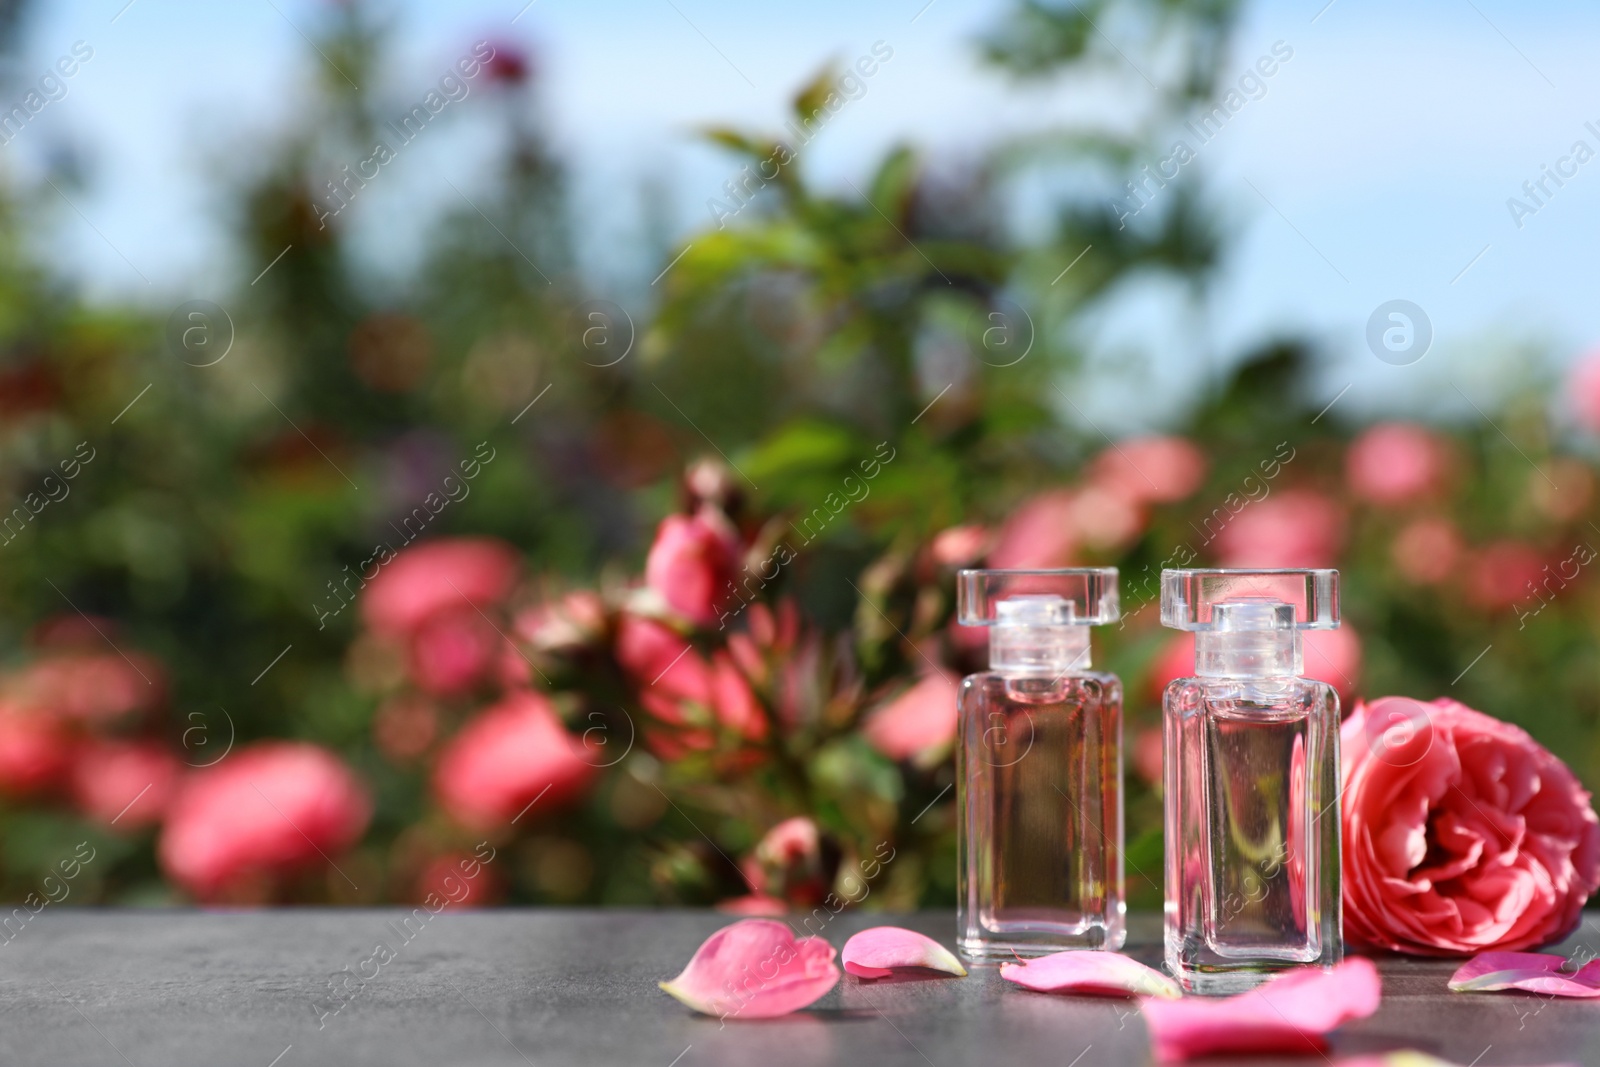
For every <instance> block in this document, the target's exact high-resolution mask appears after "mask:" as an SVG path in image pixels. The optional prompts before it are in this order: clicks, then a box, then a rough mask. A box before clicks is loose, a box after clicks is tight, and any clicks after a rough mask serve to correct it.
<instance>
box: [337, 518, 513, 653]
mask: <svg viewBox="0 0 1600 1067" xmlns="http://www.w3.org/2000/svg"><path fill="white" fill-rule="evenodd" d="M516 579H517V554H516V552H515V551H514V550H513V549H512V548H511V546H510V545H508V544H506V543H505V542H503V541H497V540H494V539H493V538H488V537H451V538H443V539H440V540H437V541H427V542H424V543H423V544H420V545H416V546H414V547H412V548H407V549H404V550H403V551H401V552H400V554H399V555H397V556H395V558H394V559H392V560H390V561H389V562H388V563H386V564H384V565H383V566H382V567H381V568H380V569H379V571H378V574H377V575H376V577H374V578H373V579H372V580H371V581H370V582H368V583H367V587H366V588H365V589H364V590H363V591H362V594H361V615H362V618H364V619H365V620H366V622H367V625H368V626H370V627H372V628H373V629H374V630H376V631H378V632H379V633H382V634H389V635H406V634H410V633H411V632H412V631H414V630H415V629H416V628H417V627H419V626H421V625H422V624H423V623H424V622H425V621H427V620H428V618H429V617H431V616H432V615H434V614H435V613H436V612H438V611H440V610H441V609H446V608H451V609H454V608H462V607H467V606H469V605H472V606H477V607H484V606H487V605H490V604H497V603H499V602H500V601H501V600H504V599H505V598H506V596H507V595H508V594H509V593H510V592H511V587H512V585H513V584H514V583H515V582H516Z"/></svg>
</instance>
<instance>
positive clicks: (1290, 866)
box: [1162, 571, 1344, 994]
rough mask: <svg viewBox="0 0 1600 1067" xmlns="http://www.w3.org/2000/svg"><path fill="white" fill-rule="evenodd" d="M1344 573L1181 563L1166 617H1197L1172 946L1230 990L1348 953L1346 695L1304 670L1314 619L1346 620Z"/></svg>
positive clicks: (1177, 827)
mask: <svg viewBox="0 0 1600 1067" xmlns="http://www.w3.org/2000/svg"><path fill="white" fill-rule="evenodd" d="M1336 579H1337V574H1336V572H1333V571H1252V572H1233V571H1167V572H1164V574H1163V576H1162V586H1163V587H1162V618H1163V621H1164V622H1165V623H1166V624H1167V625H1169V626H1176V627H1177V628H1179V629H1188V630H1193V631H1195V661H1196V662H1195V677H1192V678H1180V679H1178V680H1177V681H1175V682H1173V683H1172V684H1171V685H1169V686H1168V687H1167V691H1166V694H1165V698H1164V701H1163V705H1164V707H1163V713H1164V735H1163V737H1164V754H1163V755H1164V762H1165V778H1166V782H1165V807H1166V883H1167V889H1166V916H1165V920H1166V922H1165V925H1166V960H1167V966H1168V969H1169V970H1171V971H1172V974H1173V976H1174V977H1175V978H1177V980H1178V982H1179V984H1180V985H1182V986H1183V988H1184V989H1185V990H1186V991H1189V992H1193V993H1202V994H1231V993H1238V992H1242V991H1244V990H1247V989H1250V988H1252V987H1254V986H1256V985H1258V984H1260V983H1261V982H1262V981H1265V980H1266V979H1267V978H1269V977H1271V975H1272V974H1274V973H1275V972H1277V971H1281V970H1284V969H1286V968H1290V967H1298V966H1320V967H1332V966H1333V965H1334V964H1336V963H1338V962H1339V960H1340V959H1341V958H1342V957H1343V953H1344V942H1343V936H1342V933H1343V930H1342V911H1341V903H1340V881H1339V862H1340V851H1339V805H1338V799H1339V698H1338V695H1337V694H1336V693H1335V692H1334V691H1333V689H1332V687H1330V686H1328V685H1327V684H1325V683H1323V682H1319V681H1315V680H1312V679H1308V678H1303V677H1300V674H1301V672H1302V661H1301V658H1302V653H1301V638H1300V631H1301V630H1302V629H1306V628H1310V627H1313V626H1315V627H1319V628H1328V627H1331V626H1334V625H1337V619H1338V615H1337V610H1338V609H1337V586H1336Z"/></svg>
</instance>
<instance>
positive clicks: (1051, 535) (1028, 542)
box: [989, 489, 1078, 568]
mask: <svg viewBox="0 0 1600 1067" xmlns="http://www.w3.org/2000/svg"><path fill="white" fill-rule="evenodd" d="M1075 498H1076V494H1075V493H1074V492H1073V491H1072V490H1070V489H1051V490H1047V491H1046V492H1043V493H1039V494H1038V495H1037V496H1033V497H1029V498H1028V499H1027V500H1025V501H1023V502H1022V504H1021V505H1020V506H1019V507H1018V508H1017V509H1016V510H1015V511H1013V512H1012V513H1011V514H1010V516H1009V517H1007V519H1006V521H1005V523H1004V525H1002V526H1001V527H1000V533H999V536H998V537H997V538H996V540H995V546H994V548H993V549H992V550H991V551H990V552H989V566H991V567H1007V568H1030V567H1066V566H1070V565H1071V564H1072V562H1073V560H1074V558H1075V555H1076V551H1077V547H1078V544H1077V534H1076V523H1075V522H1074V521H1073V502H1074V500H1075Z"/></svg>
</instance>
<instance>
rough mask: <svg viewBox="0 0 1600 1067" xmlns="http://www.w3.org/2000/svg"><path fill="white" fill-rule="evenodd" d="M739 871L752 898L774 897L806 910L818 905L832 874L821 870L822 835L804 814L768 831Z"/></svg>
mask: <svg viewBox="0 0 1600 1067" xmlns="http://www.w3.org/2000/svg"><path fill="white" fill-rule="evenodd" d="M834 852H835V856H837V849H835V850H834ZM740 869H741V870H742V871H743V872H744V876H745V882H746V883H747V885H748V886H749V888H750V891H751V893H752V895H755V896H763V897H764V896H777V897H780V898H782V899H783V900H786V901H789V902H792V903H794V904H796V905H800V906H806V907H810V906H813V905H816V904H820V903H822V898H823V897H824V895H826V893H827V891H828V886H829V885H830V884H831V878H832V873H833V872H832V871H831V870H827V869H825V867H824V858H823V847H822V833H821V831H820V830H818V828H817V824H816V823H815V822H814V821H813V820H812V819H810V818H809V817H807V816H804V815H797V816H795V817H794V818H792V819H785V820H783V821H782V822H780V823H779V824H778V825H776V826H774V827H773V828H772V829H770V830H768V831H767V832H766V835H765V836H764V837H762V838H761V841H760V842H759V843H758V844H757V845H756V847H755V849H754V850H753V851H752V852H751V853H750V855H749V856H747V857H745V861H744V863H743V864H741V865H740Z"/></svg>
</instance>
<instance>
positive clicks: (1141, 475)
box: [1089, 437, 1206, 504]
mask: <svg viewBox="0 0 1600 1067" xmlns="http://www.w3.org/2000/svg"><path fill="white" fill-rule="evenodd" d="M1089 477H1090V480H1091V481H1093V482H1095V483H1097V484H1100V485H1103V486H1105V487H1106V488H1108V489H1112V490H1115V491H1116V492H1118V493H1120V494H1122V495H1123V496H1124V497H1126V498H1127V499H1129V500H1131V501H1133V502H1134V503H1136V504H1170V503H1174V502H1176V501H1179V500H1183V499H1184V498H1185V497H1188V496H1191V495H1193V494H1194V492H1195V491H1196V490H1197V489H1199V488H1200V485H1201V483H1202V482H1204V481H1205V478H1206V457H1205V453H1204V452H1202V451H1200V449H1199V448H1198V447H1197V446H1196V445H1195V444H1194V443H1193V442H1191V441H1189V440H1187V439H1185V438H1182V437H1133V438H1129V439H1127V440H1125V441H1118V442H1117V443H1116V444H1114V445H1112V446H1111V447H1110V448H1107V449H1106V450H1105V451H1103V452H1101V453H1100V455H1098V456H1096V457H1095V460H1094V462H1093V463H1092V464H1091V465H1090V468H1089Z"/></svg>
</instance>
